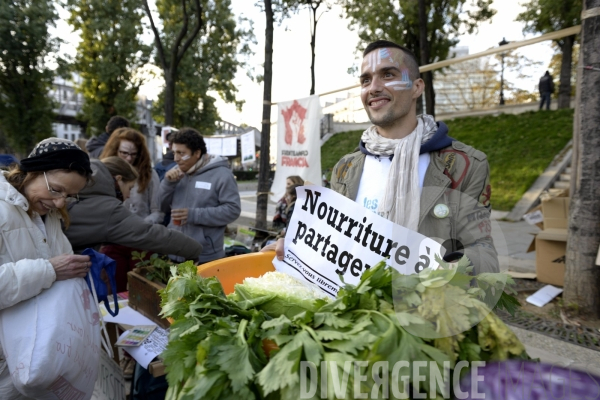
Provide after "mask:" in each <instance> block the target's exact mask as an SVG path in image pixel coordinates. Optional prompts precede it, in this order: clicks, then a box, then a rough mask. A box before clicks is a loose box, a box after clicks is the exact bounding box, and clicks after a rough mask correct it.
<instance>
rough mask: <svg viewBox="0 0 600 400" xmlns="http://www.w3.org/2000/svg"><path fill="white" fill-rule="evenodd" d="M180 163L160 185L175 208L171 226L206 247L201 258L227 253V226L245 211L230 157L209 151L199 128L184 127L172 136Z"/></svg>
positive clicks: (165, 206) (164, 201) (166, 204)
mask: <svg viewBox="0 0 600 400" xmlns="http://www.w3.org/2000/svg"><path fill="white" fill-rule="evenodd" d="M169 139H170V141H171V143H172V145H171V146H172V150H173V154H174V155H175V162H176V163H177V166H176V167H174V168H173V169H171V170H169V171H167V173H166V174H165V179H163V181H162V182H161V185H160V204H161V208H162V210H163V211H164V212H167V211H169V210H170V211H171V223H170V224H169V227H170V228H173V229H177V230H179V231H180V232H183V233H185V234H186V235H188V236H190V237H192V238H194V239H196V240H197V241H198V242H199V243H200V244H201V245H202V247H203V248H204V251H203V253H202V254H201V255H200V262H201V263H205V262H208V261H212V260H216V259H219V258H223V257H225V251H224V249H223V241H224V236H225V227H226V226H227V224H229V223H231V222H233V221H235V220H236V219H237V218H238V217H239V216H240V213H241V203H240V194H239V191H238V187H237V183H236V182H235V178H234V176H233V173H232V172H231V169H230V168H229V161H228V160H227V158H226V157H221V156H215V155H210V154H207V152H206V143H205V142H204V138H203V137H202V135H200V133H198V131H196V130H194V129H192V128H182V129H181V130H180V131H179V132H173V133H172V134H171V136H170V137H169Z"/></svg>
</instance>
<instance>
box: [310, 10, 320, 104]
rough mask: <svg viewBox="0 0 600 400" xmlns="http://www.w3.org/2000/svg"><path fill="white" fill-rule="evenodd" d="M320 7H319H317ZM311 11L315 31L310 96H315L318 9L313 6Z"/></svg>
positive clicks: (311, 44) (311, 45)
mask: <svg viewBox="0 0 600 400" xmlns="http://www.w3.org/2000/svg"><path fill="white" fill-rule="evenodd" d="M317 7H318V6H317ZM310 9H311V11H312V13H313V29H312V32H311V33H312V35H311V38H310V56H311V59H310V79H311V86H310V94H311V95H313V94H315V45H316V43H317V22H318V21H317V9H316V8H315V7H312V4H311V8H310Z"/></svg>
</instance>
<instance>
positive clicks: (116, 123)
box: [106, 115, 129, 136]
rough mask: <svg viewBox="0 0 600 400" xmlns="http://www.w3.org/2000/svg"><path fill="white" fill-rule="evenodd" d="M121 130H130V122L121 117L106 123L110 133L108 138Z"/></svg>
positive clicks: (113, 118)
mask: <svg viewBox="0 0 600 400" xmlns="http://www.w3.org/2000/svg"><path fill="white" fill-rule="evenodd" d="M119 128H129V121H128V120H127V118H123V117H121V116H119V115H115V116H114V117H110V119H109V120H108V122H107V123H106V133H108V136H110V135H112V133H113V132H114V131H116V130H117V129H119Z"/></svg>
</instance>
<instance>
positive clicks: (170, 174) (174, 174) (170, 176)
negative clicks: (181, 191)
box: [165, 167, 184, 182]
mask: <svg viewBox="0 0 600 400" xmlns="http://www.w3.org/2000/svg"><path fill="white" fill-rule="evenodd" d="M183 175H184V173H183V172H181V170H180V169H179V167H175V168H171V169H170V170H168V171H167V173H166V174H165V178H167V180H168V181H169V182H177V181H178V180H180V179H181V178H183Z"/></svg>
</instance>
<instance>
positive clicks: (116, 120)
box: [85, 115, 129, 158]
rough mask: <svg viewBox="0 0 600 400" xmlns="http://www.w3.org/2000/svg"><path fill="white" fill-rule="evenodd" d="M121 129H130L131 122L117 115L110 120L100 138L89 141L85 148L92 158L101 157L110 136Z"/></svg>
mask: <svg viewBox="0 0 600 400" xmlns="http://www.w3.org/2000/svg"><path fill="white" fill-rule="evenodd" d="M119 128H129V121H128V120H127V119H126V118H123V117H121V116H118V115H115V116H114V117H111V118H110V119H109V120H108V122H107V124H106V128H104V130H105V132H102V133H101V134H100V135H99V136H96V137H93V138H91V139H90V140H88V141H87V143H86V144H85V148H86V150H87V152H88V154H89V155H90V158H99V157H100V154H101V153H102V150H104V146H105V145H106V142H108V139H109V138H110V135H112V133H113V132H114V131H116V130H117V129H119Z"/></svg>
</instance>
